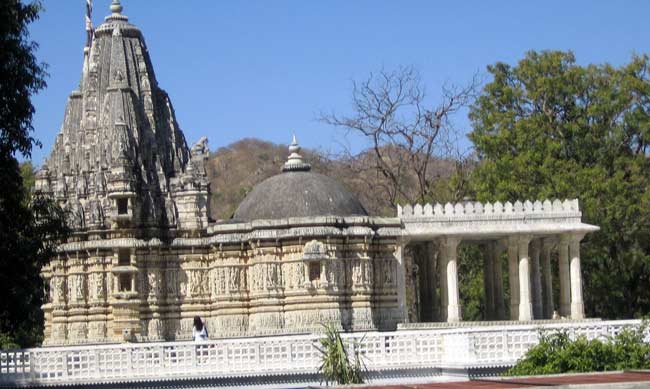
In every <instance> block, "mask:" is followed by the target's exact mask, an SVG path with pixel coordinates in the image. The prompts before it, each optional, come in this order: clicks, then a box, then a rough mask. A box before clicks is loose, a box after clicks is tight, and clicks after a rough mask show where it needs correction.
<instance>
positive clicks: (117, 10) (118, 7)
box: [111, 0, 123, 14]
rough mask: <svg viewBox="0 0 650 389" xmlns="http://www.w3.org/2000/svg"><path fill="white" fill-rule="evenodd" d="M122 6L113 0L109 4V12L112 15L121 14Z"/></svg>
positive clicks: (118, 1)
mask: <svg viewBox="0 0 650 389" xmlns="http://www.w3.org/2000/svg"><path fill="white" fill-rule="evenodd" d="M122 9H123V8H122V4H121V3H120V0H113V2H112V3H111V12H112V13H114V14H121V13H122Z"/></svg>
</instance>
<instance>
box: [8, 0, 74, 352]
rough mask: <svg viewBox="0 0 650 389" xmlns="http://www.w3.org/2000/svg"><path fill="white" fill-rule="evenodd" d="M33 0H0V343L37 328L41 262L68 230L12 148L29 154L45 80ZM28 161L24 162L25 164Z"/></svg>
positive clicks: (31, 334)
mask: <svg viewBox="0 0 650 389" xmlns="http://www.w3.org/2000/svg"><path fill="white" fill-rule="evenodd" d="M40 8H41V7H40V4H39V3H32V4H28V5H24V4H22V3H20V2H19V1H18V0H5V1H3V2H0V182H1V183H2V186H3V187H2V191H0V295H1V296H2V299H1V300H0V301H2V303H0V343H2V344H0V347H2V348H6V347H8V346H17V345H20V346H29V345H33V344H35V343H37V342H38V339H39V337H40V336H42V325H43V324H42V321H43V318H42V313H41V310H40V306H41V304H42V303H43V297H44V291H45V290H44V286H43V281H42V279H41V277H40V269H41V267H42V266H43V265H44V264H45V263H47V261H48V260H49V258H50V257H51V256H52V255H53V253H54V247H55V245H56V243H57V242H58V241H60V240H61V239H63V238H64V237H65V235H66V234H67V229H66V228H65V222H64V220H65V218H64V215H63V212H62V211H61V210H60V208H58V207H57V206H56V205H55V204H54V203H53V202H52V201H51V200H49V199H45V198H41V197H32V196H30V194H29V190H28V189H27V188H25V186H24V184H23V178H22V176H21V169H20V166H19V164H18V161H17V160H16V158H15V154H16V153H19V154H22V155H23V156H24V157H29V156H30V155H31V150H32V147H33V145H35V144H36V145H38V144H39V143H38V142H37V141H36V140H35V139H34V138H33V137H32V136H31V135H30V132H31V131H32V130H33V127H32V116H33V114H34V106H33V105H32V103H31V96H32V95H33V94H34V93H36V92H37V91H39V90H40V89H42V88H44V87H45V76H46V72H45V65H43V64H40V63H38V61H37V60H36V57H35V55H34V52H35V50H36V48H37V47H38V46H37V44H36V43H34V42H31V41H29V33H28V30H27V25H28V24H29V23H31V22H32V21H34V20H35V19H36V18H37V17H38V12H39V10H40ZM28 170H29V171H30V172H31V169H26V171H28Z"/></svg>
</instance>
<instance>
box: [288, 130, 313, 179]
mask: <svg viewBox="0 0 650 389" xmlns="http://www.w3.org/2000/svg"><path fill="white" fill-rule="evenodd" d="M299 153H300V146H299V145H298V141H297V140H296V135H294V136H293V140H292V141H291V145H289V158H288V159H287V162H285V164H284V166H283V167H282V171H283V172H308V171H310V170H311V165H310V164H308V163H307V162H305V161H304V160H303V159H302V156H301V155H300V154H299Z"/></svg>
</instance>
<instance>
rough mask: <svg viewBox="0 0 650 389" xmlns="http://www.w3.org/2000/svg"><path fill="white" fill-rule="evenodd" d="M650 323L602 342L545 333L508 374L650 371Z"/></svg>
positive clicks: (561, 333) (564, 332)
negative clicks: (649, 336)
mask: <svg viewBox="0 0 650 389" xmlns="http://www.w3.org/2000/svg"><path fill="white" fill-rule="evenodd" d="M647 328H648V326H647V323H645V322H644V323H643V324H642V325H641V326H639V327H638V328H636V329H634V328H625V329H623V330H622V331H621V332H620V333H619V334H618V335H616V336H614V337H610V338H607V339H605V340H604V341H603V340H599V339H592V340H588V339H587V338H585V337H584V336H581V337H578V338H577V339H575V340H571V339H570V338H569V335H568V334H567V332H566V331H562V332H556V333H552V334H550V335H545V334H542V335H541V338H540V342H539V344H538V345H536V346H534V347H532V348H531V349H530V350H528V352H527V353H526V355H524V357H523V358H522V359H521V360H519V362H517V364H516V365H515V366H513V367H512V368H511V369H510V370H508V371H507V372H506V375H510V376H519V375H540V374H560V373H583V372H591V371H611V370H626V369H650V343H648V342H646V341H645V335H644V334H645V332H646V329H647Z"/></svg>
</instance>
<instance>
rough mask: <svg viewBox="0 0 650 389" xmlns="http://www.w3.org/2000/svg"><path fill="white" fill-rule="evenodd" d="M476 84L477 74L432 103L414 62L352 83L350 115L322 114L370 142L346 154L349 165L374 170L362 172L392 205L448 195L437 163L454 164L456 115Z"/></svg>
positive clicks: (364, 169) (467, 101)
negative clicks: (365, 149)
mask: <svg viewBox="0 0 650 389" xmlns="http://www.w3.org/2000/svg"><path fill="white" fill-rule="evenodd" d="M476 86H477V80H476V78H474V80H472V82H471V83H470V84H469V85H468V86H466V87H463V88H458V87H450V88H443V90H442V101H441V103H440V104H439V105H437V106H432V105H429V104H428V101H427V98H426V93H425V88H424V86H423V84H422V81H421V78H420V75H419V73H418V72H417V71H416V70H415V69H414V68H413V67H401V68H399V69H397V70H395V71H385V70H381V71H380V72H379V73H377V74H370V76H369V77H368V78H367V79H366V80H364V81H362V82H354V83H353V90H352V105H353V107H352V109H353V113H352V114H351V115H350V116H341V115H337V114H334V113H331V114H321V120H322V121H323V122H325V123H328V124H331V125H334V126H337V127H342V128H344V129H345V130H347V131H348V133H352V134H355V135H360V136H361V137H362V138H364V139H365V140H367V141H368V143H369V149H370V152H365V153H361V154H359V155H352V153H349V152H348V153H347V154H348V157H349V159H350V160H351V163H350V165H351V166H353V165H354V166H358V167H361V169H360V171H359V173H367V172H368V171H370V172H372V173H374V174H370V175H363V176H365V177H367V178H368V185H369V187H371V188H373V189H374V191H375V193H376V191H377V189H378V190H379V191H380V193H379V194H380V195H383V196H384V197H385V199H386V200H387V202H388V203H389V204H390V205H391V206H395V205H396V204H397V203H403V202H408V203H415V202H421V203H424V202H427V201H431V200H433V199H437V200H440V199H441V197H445V196H444V195H441V194H440V193H441V188H440V187H439V184H440V178H441V176H442V175H443V174H442V173H441V169H440V168H439V166H438V167H437V166H435V165H436V164H438V165H440V164H441V163H442V164H443V165H444V164H447V165H450V164H451V165H452V166H453V164H454V158H450V157H456V155H454V152H456V149H455V147H454V146H455V144H454V140H455V139H454V136H455V135H456V131H455V129H454V126H453V124H452V120H451V118H452V117H453V115H454V114H455V113H457V112H458V111H459V110H460V109H461V108H463V107H465V106H466V105H467V104H468V103H469V102H470V100H471V98H472V96H473V94H474V91H475V89H476ZM442 171H446V172H449V169H442ZM447 176H449V174H447ZM447 176H446V177H445V178H448V177H447ZM446 197H450V196H449V195H447V196H446Z"/></svg>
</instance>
